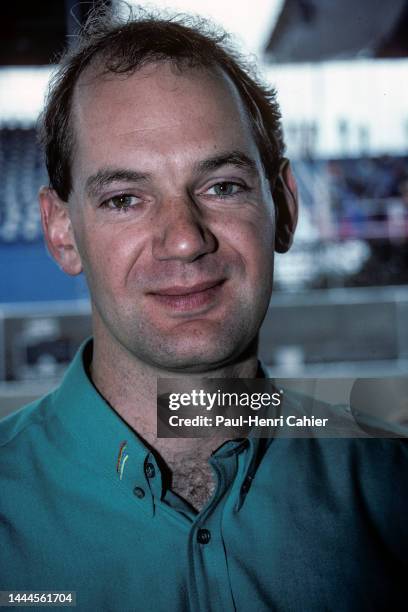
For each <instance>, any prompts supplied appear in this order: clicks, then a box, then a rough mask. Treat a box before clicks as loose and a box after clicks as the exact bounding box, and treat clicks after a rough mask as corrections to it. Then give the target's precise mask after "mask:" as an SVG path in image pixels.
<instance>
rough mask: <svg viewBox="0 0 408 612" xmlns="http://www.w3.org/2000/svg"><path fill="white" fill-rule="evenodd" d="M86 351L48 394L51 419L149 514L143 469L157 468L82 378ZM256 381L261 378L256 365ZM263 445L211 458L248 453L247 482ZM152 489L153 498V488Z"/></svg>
mask: <svg viewBox="0 0 408 612" xmlns="http://www.w3.org/2000/svg"><path fill="white" fill-rule="evenodd" d="M92 349H93V342H92V339H88V340H86V341H85V342H84V343H83V344H82V345H81V347H80V349H79V350H78V352H77V354H76V356H75V357H74V359H73V361H72V363H71V365H70V366H69V368H68V370H67V371H66V373H65V376H64V377H63V380H62V382H61V384H60V386H59V387H58V389H56V391H54V393H53V403H54V408H55V409H56V414H57V417H58V419H59V421H60V423H62V425H63V428H64V431H65V432H67V433H69V434H71V436H72V437H73V438H75V439H76V440H77V441H79V442H80V444H81V450H80V452H81V453H83V455H84V458H85V460H87V461H89V463H91V464H92V467H93V469H96V470H97V471H99V472H103V473H104V474H105V475H106V476H108V477H110V478H111V479H114V480H116V481H117V484H118V485H119V486H121V487H123V488H124V489H125V490H127V491H128V493H129V494H131V495H135V494H136V495H137V489H142V491H143V493H144V496H143V498H141V500H142V501H143V503H142V505H143V506H144V507H145V508H146V509H147V510H148V511H149V512H152V513H153V514H154V495H153V487H151V483H150V482H149V477H148V470H146V467H147V465H148V464H150V465H151V464H152V463H153V464H154V465H155V466H157V463H156V461H155V459H154V457H153V454H152V453H151V452H150V450H149V449H148V448H147V447H146V446H145V445H144V444H143V442H142V440H141V439H140V438H139V437H138V436H137V434H136V433H135V432H134V431H133V430H132V429H131V428H130V427H129V426H128V425H127V424H126V422H125V421H124V420H123V419H122V418H121V417H120V416H119V415H118V413H117V412H115V410H114V409H113V408H112V407H111V406H110V405H109V404H108V402H106V400H105V399H104V398H103V397H102V395H101V394H100V393H99V392H98V390H97V389H96V388H95V386H94V385H93V384H92V381H91V380H90V377H89V376H88V374H87V370H88V368H89V364H90V363H91V359H92ZM257 377H258V378H265V372H264V370H263V368H262V365H261V364H260V363H259V365H258V372H257ZM268 442H269V441H268ZM264 445H265V441H262V439H259V438H254V437H251V436H249V438H248V440H232V441H230V442H226V443H225V444H224V445H222V447H221V448H219V449H218V450H217V451H215V453H214V454H213V455H214V456H217V458H219V459H221V460H222V457H223V455H224V453H228V454H231V453H233V454H235V453H240V452H242V451H243V450H245V449H248V457H247V464H246V465H247V468H246V470H245V478H246V479H248V478H249V480H252V478H253V477H254V474H255V471H256V469H257V466H258V465H259V461H260V457H261V455H262V454H263V452H264V451H263V447H264ZM155 489H156V495H157V486H156V487H155ZM139 494H140V491H139Z"/></svg>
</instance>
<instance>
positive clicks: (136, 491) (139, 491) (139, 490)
mask: <svg viewBox="0 0 408 612" xmlns="http://www.w3.org/2000/svg"><path fill="white" fill-rule="evenodd" d="M133 493H134V494H135V495H136V497H138V498H139V499H143V497H144V496H145V492H144V491H143V489H142V487H135V488H134V489H133Z"/></svg>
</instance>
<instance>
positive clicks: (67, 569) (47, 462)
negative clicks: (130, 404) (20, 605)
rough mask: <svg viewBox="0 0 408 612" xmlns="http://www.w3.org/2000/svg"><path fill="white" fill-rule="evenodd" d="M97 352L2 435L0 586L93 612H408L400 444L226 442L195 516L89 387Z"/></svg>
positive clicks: (78, 360)
mask: <svg viewBox="0 0 408 612" xmlns="http://www.w3.org/2000/svg"><path fill="white" fill-rule="evenodd" d="M91 350H92V345H91V344H89V343H88V344H86V345H85V346H84V347H82V348H81V350H80V351H79V353H78V354H77V356H76V357H75V359H74V361H73V363H72V364H71V366H70V368H69V369H68V371H67V373H66V375H65V377H64V379H63V381H62V384H61V385H60V387H59V388H58V389H57V390H56V391H54V392H53V393H51V394H50V395H48V396H47V397H45V398H43V399H41V400H39V401H37V402H35V403H33V404H31V405H29V406H27V407H25V408H24V409H22V410H20V411H19V412H17V413H15V414H13V415H11V416H10V417H8V418H6V419H4V420H3V421H2V423H1V425H0V590H14V591H15V590H26V591H27V590H31V591H36V592H38V591H41V590H46V591H50V590H52V591H76V597H77V609H78V610H81V611H82V610H84V611H89V612H91V611H98V612H102V611H109V612H127V611H135V610H136V611H139V610H140V611H143V612H150V611H152V612H153V611H154V612H168V611H175V612H184V611H185V612H187V611H188V612H190V611H191V612H196V611H197V612H201V611H205V612H208V611H210V612H211V611H214V612H225V611H234V610H238V611H240V612H252V611H257V612H266V611H270V610H278V611H285V612H286V611H287V612H292V611H295V612H296V611H299V612H300V611H302V612H303V611H305V610H306V611H308V612H313V611H319V612H320V611H323V610H330V611H333V610H334V611H344V612H346V611H347V612H350V611H353V610H356V611H359V612H361V611H365V610H367V611H370V612H372V611H373V610H379V611H380V610H381V611H382V610H393V611H395V610H403V609H404V610H406V599H405V583H406V577H407V573H406V570H407V558H408V555H407V553H408V545H407V542H408V529H407V522H408V521H407V509H408V495H407V488H408V475H407V474H408V473H407V467H408V459H407V448H406V445H405V443H404V442H402V441H400V440H376V439H368V440H367V439H366V440H358V439H357V440H356V439H354V440H353V439H296V438H293V439H282V438H276V439H271V440H266V439H254V438H248V439H244V440H235V441H229V442H226V443H225V444H223V445H222V446H221V447H220V448H219V449H218V450H217V451H216V452H215V453H213V455H212V456H211V457H210V459H209V461H210V464H211V465H212V467H213V470H214V473H215V477H216V481H217V485H216V490H215V493H214V495H213V497H212V499H211V500H210V501H209V502H208V504H207V505H206V506H205V507H204V508H203V509H202V511H201V512H199V513H196V512H194V511H193V510H192V509H191V508H190V506H189V505H188V504H186V503H184V502H183V500H182V499H181V498H179V497H178V496H177V495H176V494H174V493H172V492H171V491H170V490H168V489H166V487H165V484H164V481H163V480H162V476H161V471H160V467H159V465H158V462H157V461H156V458H155V455H154V453H153V452H151V451H150V450H149V449H148V448H147V447H146V446H144V444H143V443H142V442H141V441H140V440H139V438H138V437H137V436H136V435H135V433H134V432H133V431H132V430H131V429H130V428H129V427H128V426H127V425H126V423H125V422H124V421H123V420H122V419H121V418H120V417H119V416H118V415H117V414H116V413H115V411H114V410H113V409H112V408H111V407H110V406H109V405H108V404H107V403H106V402H105V401H104V399H103V398H102V397H101V395H99V393H98V392H97V391H96V389H95V388H94V386H93V385H92V383H91V382H90V380H89V378H88V375H87V373H86V363H87V362H89V361H90V359H91Z"/></svg>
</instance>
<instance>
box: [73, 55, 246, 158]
mask: <svg viewBox="0 0 408 612" xmlns="http://www.w3.org/2000/svg"><path fill="white" fill-rule="evenodd" d="M72 111H73V114H72V118H73V126H74V134H75V143H76V154H77V155H76V156H75V159H77V158H78V159H79V158H80V159H81V163H83V162H84V160H85V161H86V162H89V163H91V162H92V160H93V158H94V157H97V158H98V161H99V162H101V161H105V162H106V163H112V159H109V156H111V155H112V154H113V150H116V154H119V156H120V155H121V154H122V155H128V154H129V152H130V151H131V150H141V149H147V148H148V149H149V154H150V155H152V154H155V153H156V152H157V154H158V155H173V154H174V153H175V152H176V150H178V151H182V150H183V149H184V148H185V147H186V146H187V145H189V146H192V147H196V148H199V149H203V150H206V152H210V153H214V149H217V148H222V147H225V146H228V147H233V148H234V147H235V148H236V147H240V148H242V147H243V146H244V147H246V148H247V149H249V148H251V149H252V148H253V147H254V143H253V138H252V130H251V127H250V122H249V119H248V116H247V113H246V110H245V108H244V105H243V103H242V101H241V98H240V95H239V93H238V91H237V89H236V87H235V85H234V84H233V83H232V82H231V80H230V79H229V77H228V76H227V75H225V74H224V73H223V71H222V70H221V69H212V70H209V69H201V68H200V69H198V68H194V69H192V68H188V69H187V68H186V69H184V70H182V71H180V70H178V69H176V68H175V67H174V66H173V65H171V64H170V63H168V62H160V63H155V64H149V65H147V66H145V67H143V68H142V69H140V70H138V71H137V72H135V73H133V74H131V75H115V74H102V73H100V72H99V73H98V72H97V71H96V70H95V69H94V70H88V71H87V72H86V73H85V74H84V75H82V77H81V79H80V80H79V82H78V84H77V86H76V89H75V93H74V99H73V107H72ZM208 149H210V150H209V151H208ZM101 158H106V159H103V160H102V159H101ZM94 161H95V162H96V160H94ZM117 161H120V160H117ZM74 165H75V162H74Z"/></svg>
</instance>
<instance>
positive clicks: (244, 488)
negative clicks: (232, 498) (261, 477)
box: [241, 476, 252, 495]
mask: <svg viewBox="0 0 408 612" xmlns="http://www.w3.org/2000/svg"><path fill="white" fill-rule="evenodd" d="M251 481H252V478H251V476H248V477H247V478H245V480H244V482H243V483H242V487H241V493H242V494H243V495H246V494H247V493H248V491H249V488H250V486H251Z"/></svg>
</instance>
